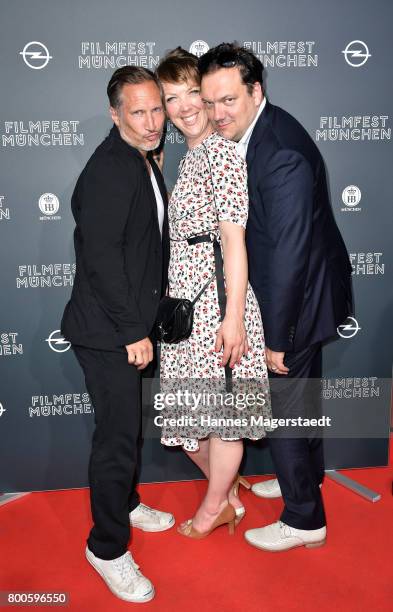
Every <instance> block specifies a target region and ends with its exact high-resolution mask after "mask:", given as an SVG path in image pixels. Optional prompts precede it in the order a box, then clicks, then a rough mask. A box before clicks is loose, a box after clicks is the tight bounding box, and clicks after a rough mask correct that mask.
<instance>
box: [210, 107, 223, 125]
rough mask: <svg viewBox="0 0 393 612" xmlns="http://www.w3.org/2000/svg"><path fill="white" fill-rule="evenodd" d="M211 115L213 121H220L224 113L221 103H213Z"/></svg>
mask: <svg viewBox="0 0 393 612" xmlns="http://www.w3.org/2000/svg"><path fill="white" fill-rule="evenodd" d="M212 115H213V120H214V121H221V119H223V118H224V115H225V113H224V108H223V106H222V105H221V104H215V105H214V108H213V113H212Z"/></svg>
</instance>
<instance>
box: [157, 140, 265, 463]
mask: <svg viewBox="0 0 393 612" xmlns="http://www.w3.org/2000/svg"><path fill="white" fill-rule="evenodd" d="M209 162H210V164H209ZM213 190H214V194H213ZM247 216H248V192H247V166H246V162H245V161H244V160H243V159H242V158H241V157H240V156H239V155H238V153H237V151H236V147H235V144H234V143H233V142H231V141H229V140H226V139H224V138H222V137H221V136H220V135H218V134H217V133H216V132H214V133H213V134H211V135H210V136H208V137H207V138H206V139H205V140H204V141H203V142H202V143H201V144H200V145H198V146H196V147H195V148H192V149H189V150H188V152H187V153H186V155H185V157H184V158H183V159H182V161H181V163H180V167H179V176H178V180H177V182H176V185H175V187H174V190H173V192H172V195H171V198H170V202H169V207H168V218H169V232H170V239H171V254H170V263H169V273H168V293H169V295H170V296H172V297H181V298H187V299H189V300H193V299H194V297H195V296H196V295H197V293H198V292H199V290H200V289H201V288H202V287H203V285H204V284H206V282H207V281H208V280H209V277H211V276H212V275H213V274H214V271H215V268H214V254H213V246H212V244H211V243H209V242H202V243H199V244H196V245H192V246H190V245H189V244H188V242H187V240H186V239H187V238H190V237H192V236H195V235H198V234H208V233H214V234H215V235H216V236H218V237H219V225H218V222H219V221H229V222H231V223H236V224H238V225H241V226H242V227H244V228H245V227H246V223H247ZM220 323H221V321H220V308H219V303H218V297H217V287H216V280H215V278H214V279H213V280H212V282H211V283H210V284H209V285H208V287H207V289H206V290H205V291H204V293H203V294H202V296H201V297H200V299H199V300H198V301H197V302H196V304H195V310H194V323H193V329H192V333H191V336H190V337H189V338H188V339H187V340H183V341H182V342H179V343H178V344H167V343H165V342H162V343H161V356H160V379H161V385H162V384H163V383H165V381H167V382H169V380H168V379H172V381H173V382H174V383H175V381H179V380H180V379H196V378H198V379H201V378H203V379H209V378H216V379H225V371H224V368H223V367H222V366H220V360H221V355H222V353H221V352H220V353H216V352H214V345H215V341H216V332H217V330H218V328H219V326H220ZM245 327H246V332H247V338H248V343H249V352H248V355H247V356H243V357H242V358H241V363H240V364H236V365H235V367H234V368H233V374H232V376H233V379H234V381H235V380H236V378H239V379H242V380H244V379H250V378H251V379H253V380H259V381H264V383H265V384H266V385H267V384H268V383H267V379H268V376H267V368H266V361H265V343H264V335H263V327H262V320H261V314H260V310H259V305H258V302H257V300H256V297H255V295H254V292H253V290H252V288H251V286H250V285H248V289H247V297H246V309H245ZM264 414H265V416H269V410H268V409H267V408H266V409H265V410H264ZM258 431H259V433H258V435H256V436H253V435H252V433H253V432H252V431H251V433H250V435H247V436H245V435H243V434H241V435H238V436H236V431H235V430H234V431H232V432H231V435H229V436H228V431H225V432H223V433H225V436H224V435H223V436H222V437H223V438H224V439H237V438H238V437H252V439H256V438H261V437H263V436H264V431H263V429H261V428H258ZM200 437H206V436H205V435H201V436H199V435H197V436H196V437H195V438H182V437H181V436H179V435H178V434H177V430H176V428H171V427H163V429H162V436H161V442H162V443H163V444H165V445H168V446H178V445H182V446H183V447H184V448H185V449H186V450H191V451H192V450H197V449H198V448H199V445H198V438H200Z"/></svg>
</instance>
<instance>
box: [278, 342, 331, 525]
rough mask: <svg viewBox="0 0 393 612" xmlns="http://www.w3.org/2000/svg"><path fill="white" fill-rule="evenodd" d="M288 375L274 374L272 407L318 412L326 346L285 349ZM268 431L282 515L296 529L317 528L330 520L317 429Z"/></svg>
mask: <svg viewBox="0 0 393 612" xmlns="http://www.w3.org/2000/svg"><path fill="white" fill-rule="evenodd" d="M284 363H285V365H286V366H287V367H288V368H289V374H288V376H286V377H284V376H280V375H279V374H270V373H269V378H270V383H271V396H272V412H273V417H277V418H296V417H299V416H301V417H303V418H317V417H318V416H320V402H321V399H320V393H321V388H320V378H321V376H322V347H321V344H320V343H318V344H314V345H313V346H310V347H308V348H306V349H304V350H303V351H299V352H296V353H295V352H294V353H287V354H286V356H285V361H284ZM286 431H287V434H288V435H287V436H286V434H285V432H284V433H283V432H282V431H281V432H280V431H278V432H277V434H271V435H269V446H270V452H271V454H272V458H273V463H274V466H275V469H276V475H277V479H278V482H279V484H280V488H281V492H282V496H283V500H284V504H285V506H284V510H283V512H282V515H281V517H280V519H281V520H282V521H283V522H284V523H286V524H287V525H290V526H291V527H296V528H297V529H319V528H320V527H323V526H324V525H325V524H326V517H325V511H324V508H323V502H322V496H321V492H320V488H319V484H320V483H321V482H322V481H323V477H324V456H323V442H322V439H321V437H320V432H319V431H318V430H315V429H313V428H310V429H308V430H307V429H305V430H304V436H303V430H302V429H301V428H291V427H289V428H288V429H287V430H286Z"/></svg>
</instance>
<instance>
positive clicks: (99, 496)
mask: <svg viewBox="0 0 393 612" xmlns="http://www.w3.org/2000/svg"><path fill="white" fill-rule="evenodd" d="M73 350H74V352H75V355H76V357H77V359H78V361H79V363H80V365H81V367H82V370H83V372H84V375H85V380H86V388H87V390H88V392H89V394H90V397H91V399H92V402H93V405H94V411H95V430H94V434H93V440H92V448H91V455H90V461H89V484H90V502H91V513H92V517H93V523H94V525H93V528H92V530H91V531H90V535H89V538H88V540H87V544H88V547H89V549H90V550H91V551H92V553H93V554H94V555H96V557H99V558H100V559H116V558H117V557H120V556H121V555H123V554H124V553H125V552H126V550H127V546H128V541H129V537H130V523H129V516H128V513H129V512H130V511H131V510H133V509H134V508H136V506H137V505H138V504H139V496H138V494H137V492H136V490H135V486H136V484H137V479H138V476H139V467H140V448H141V439H140V429H141V375H140V372H139V371H138V370H137V369H136V368H135V366H132V365H129V364H128V362H127V354H126V352H124V354H123V353H120V352H119V353H116V352H110V351H99V350H94V349H89V348H85V347H80V346H75V345H74V346H73Z"/></svg>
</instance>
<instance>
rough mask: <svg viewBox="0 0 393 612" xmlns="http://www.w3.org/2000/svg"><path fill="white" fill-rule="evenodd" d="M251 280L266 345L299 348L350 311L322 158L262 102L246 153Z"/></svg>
mask: <svg viewBox="0 0 393 612" xmlns="http://www.w3.org/2000/svg"><path fill="white" fill-rule="evenodd" d="M247 166H248V182H249V185H248V187H249V198H250V207H249V217H248V223H247V229H246V241H247V249H248V258H249V277H250V283H251V285H252V287H253V289H254V291H255V294H256V296H257V299H258V302H259V306H260V309H261V312H262V318H263V324H264V328H265V340H266V346H267V347H269V348H270V349H272V350H275V351H285V352H287V351H300V350H302V349H304V348H306V347H308V346H310V345H311V344H314V343H316V342H319V341H323V340H326V339H328V338H330V337H332V336H334V335H335V334H336V328H337V326H338V325H339V324H340V323H342V322H343V321H344V320H345V319H346V317H347V316H348V315H350V314H351V313H352V289H351V272H352V269H351V265H350V263H349V257H348V253H347V250H346V248H345V245H344V242H343V239H342V237H341V234H340V231H339V229H338V227H337V225H336V222H335V220H334V217H333V212H332V209H331V205H330V201H329V194H328V188H327V181H326V173H325V167H324V162H323V159H322V156H321V154H320V152H319V150H318V148H317V147H316V145H315V143H314V142H313V141H312V139H311V138H310V136H309V135H308V133H307V132H306V130H305V129H304V128H303V127H302V126H301V125H300V123H299V122H298V121H297V120H296V119H294V117H292V116H291V115H289V114H288V113H287V112H285V111H284V110H282V109H281V108H278V107H277V106H273V105H272V104H269V102H266V106H265V108H264V110H263V111H262V113H261V115H260V117H259V119H258V121H257V123H256V125H255V128H254V130H253V132H252V136H251V139H250V142H249V146H248V150H247Z"/></svg>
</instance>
